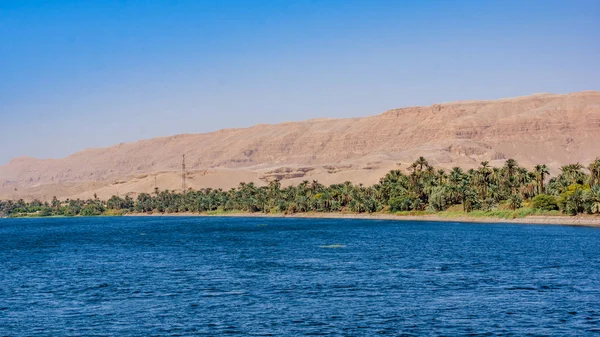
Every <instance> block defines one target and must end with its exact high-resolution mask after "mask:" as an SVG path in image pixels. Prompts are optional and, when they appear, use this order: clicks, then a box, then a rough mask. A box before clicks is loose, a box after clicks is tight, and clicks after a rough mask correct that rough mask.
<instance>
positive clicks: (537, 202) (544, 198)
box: [533, 194, 558, 211]
mask: <svg viewBox="0 0 600 337" xmlns="http://www.w3.org/2000/svg"><path fill="white" fill-rule="evenodd" d="M533 208H534V209H540V210H543V211H555V210H558V202H557V201H556V198H555V197H554V196H552V195H548V194H538V195H536V196H535V197H534V198H533Z"/></svg>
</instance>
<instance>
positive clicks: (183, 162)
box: [181, 154, 185, 193]
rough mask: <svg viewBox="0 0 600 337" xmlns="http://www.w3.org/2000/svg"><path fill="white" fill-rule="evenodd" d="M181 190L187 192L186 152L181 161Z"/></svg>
mask: <svg viewBox="0 0 600 337" xmlns="http://www.w3.org/2000/svg"><path fill="white" fill-rule="evenodd" d="M181 190H182V191H183V193H185V154H184V155H183V160H182V161H181Z"/></svg>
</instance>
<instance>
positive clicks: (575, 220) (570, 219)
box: [126, 213, 600, 227]
mask: <svg viewBox="0 0 600 337" xmlns="http://www.w3.org/2000/svg"><path fill="white" fill-rule="evenodd" d="M126 216H195V217H254V218H311V219H312V218H314V219H369V220H400V221H402V220H405V221H407V220H409V221H441V222H469V223H514V224H538V225H562V226H587V227H600V216H598V215H579V216H528V217H525V218H518V219H501V218H493V217H467V216H464V217H456V218H445V217H441V216H438V215H435V214H432V215H419V216H407V215H394V214H382V213H375V214H364V213H361V214H353V213H296V214H263V213H226V214H218V215H211V214H207V213H172V214H168V213H152V214H148V213H134V214H127V215H126Z"/></svg>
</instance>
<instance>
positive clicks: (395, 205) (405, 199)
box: [389, 196, 420, 212]
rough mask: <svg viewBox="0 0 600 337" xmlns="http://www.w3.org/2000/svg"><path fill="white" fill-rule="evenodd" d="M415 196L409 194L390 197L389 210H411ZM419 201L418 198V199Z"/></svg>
mask: <svg viewBox="0 0 600 337" xmlns="http://www.w3.org/2000/svg"><path fill="white" fill-rule="evenodd" d="M416 199H417V198H411V197H410V196H402V197H396V198H392V199H390V202H389V205H390V211H392V212H400V211H412V210H413V209H414V208H415V207H414V206H415V201H416ZM419 201H420V200H419Z"/></svg>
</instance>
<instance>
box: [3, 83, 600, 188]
mask: <svg viewBox="0 0 600 337" xmlns="http://www.w3.org/2000/svg"><path fill="white" fill-rule="evenodd" d="M598 144H600V92H596V91H586V92H580V93H573V94H568V95H551V94H537V95H532V96H526V97H518V98H512V99H502V100H497V101H468V102H455V103H445V104H436V105H433V106H429V107H411V108H403V109H394V110H390V111H387V112H385V113H383V114H380V115H376V116H371V117H364V118H353V119H319V120H309V121H305V122H298V123H283V124H276V125H257V126H254V127H251V128H246V129H228V130H221V131H217V132H212V133H205V134H194V135H177V136H172V137H165V138H155V139H149V140H143V141H139V142H135V143H128V144H119V145H116V146H112V147H108V148H102V149H89V150H84V151H81V152H78V153H75V154H73V155H71V156H69V157H66V158H63V159H46V160H40V159H34V158H18V159H15V160H13V161H11V162H10V163H9V164H8V165H4V166H0V198H7V197H10V198H14V197H17V196H18V197H27V198H33V197H39V198H48V197H49V196H51V195H54V194H56V195H57V196H59V197H85V196H89V195H91V194H93V193H94V192H98V194H99V196H108V195H110V194H116V193H120V194H125V193H127V192H147V191H150V190H152V189H153V188H154V186H155V178H154V176H155V175H156V176H157V177H158V178H156V184H157V185H158V186H159V187H160V188H169V189H178V188H181V181H180V176H179V175H178V174H177V173H176V172H177V171H179V170H180V167H181V155H182V154H185V155H186V158H187V160H186V161H187V167H188V169H189V179H188V180H189V184H188V185H189V186H190V187H193V188H200V187H223V188H230V187H233V186H235V185H237V183H238V182H239V181H242V180H243V181H254V182H256V183H257V184H260V183H264V182H266V181H268V180H272V179H281V180H282V181H283V183H284V184H290V183H296V182H298V181H301V180H304V179H318V180H321V181H322V182H324V183H333V182H342V181H345V180H351V181H355V182H362V183H373V182H376V181H377V180H378V178H379V177H380V176H381V175H382V174H383V173H384V172H385V171H387V170H388V169H390V168H392V167H394V166H395V165H396V163H398V162H404V163H406V162H410V161H413V160H414V159H415V158H416V157H418V156H421V155H422V156H425V157H426V158H427V159H429V161H430V163H433V164H436V165H441V166H448V167H449V166H454V165H461V166H475V165H477V164H478V163H479V162H480V161H482V160H490V161H492V163H495V164H498V165H499V164H500V163H501V162H503V160H504V159H506V158H509V157H512V158H515V159H516V160H517V161H519V162H520V163H521V164H524V165H534V164H537V163H546V164H549V165H550V166H551V167H552V168H556V167H558V166H560V165H563V164H566V163H572V162H581V163H588V162H589V161H591V160H593V159H595V158H596V157H597V156H600V146H598ZM148 174H151V175H148ZM159 180H160V181H159ZM15 189H16V191H15Z"/></svg>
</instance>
